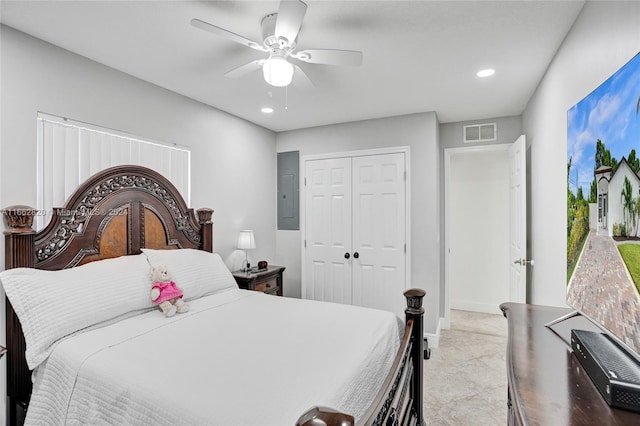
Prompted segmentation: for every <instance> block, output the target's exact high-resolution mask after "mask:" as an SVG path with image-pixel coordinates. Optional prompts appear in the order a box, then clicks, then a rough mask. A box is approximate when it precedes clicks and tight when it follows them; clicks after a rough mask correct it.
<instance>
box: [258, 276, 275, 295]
mask: <svg viewBox="0 0 640 426" xmlns="http://www.w3.org/2000/svg"><path fill="white" fill-rule="evenodd" d="M255 290H256V291H262V292H264V293H272V292H274V291H278V279H277V278H276V277H273V278H271V279H270V280H268V281H263V282H261V283H256V287H255Z"/></svg>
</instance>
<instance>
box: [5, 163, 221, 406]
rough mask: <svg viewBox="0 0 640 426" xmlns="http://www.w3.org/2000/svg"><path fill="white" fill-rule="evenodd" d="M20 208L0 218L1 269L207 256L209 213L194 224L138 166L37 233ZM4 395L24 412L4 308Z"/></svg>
mask: <svg viewBox="0 0 640 426" xmlns="http://www.w3.org/2000/svg"><path fill="white" fill-rule="evenodd" d="M40 213H41V212H38V211H37V210H35V209H33V208H31V207H27V206H13V207H8V208H6V209H4V210H3V214H4V216H5V219H6V225H7V227H6V230H5V232H4V235H5V268H6V269H10V268H17V267H30V268H37V269H46V270H58V269H66V268H72V267H74V266H78V265H81V264H84V263H87V262H91V261H94V260H99V259H107V258H111V257H117V256H122V255H127V254H139V253H140V249H141V248H144V247H147V248H163V249H174V248H175V249H179V248H194V249H200V250H206V251H209V252H211V251H213V222H212V220H211V219H212V216H213V210H211V209H200V210H198V211H197V216H196V214H195V213H194V211H193V209H190V208H188V207H187V205H186V203H185V201H184V199H183V198H182V196H181V195H180V193H179V192H178V190H177V189H176V187H175V186H174V185H173V184H172V183H171V182H170V181H169V180H167V179H166V178H165V177H163V176H162V175H161V174H159V173H158V172H156V171H154V170H151V169H148V168H146V167H142V166H116V167H112V168H109V169H105V170H103V171H102V172H99V173H97V174H95V175H94V176H92V177H91V178H89V179H88V180H87V181H86V182H85V183H84V184H83V185H82V186H81V187H80V188H78V190H77V191H76V192H75V193H74V194H73V195H72V196H71V197H70V198H69V200H68V201H67V203H66V204H65V206H64V207H61V208H55V209H53V212H52V218H51V221H50V222H49V224H48V225H47V226H46V227H45V228H44V229H43V230H41V231H39V232H36V231H35V230H34V229H33V228H32V223H33V218H34V216H35V215H36V214H40ZM6 305H7V310H6V315H7V349H8V353H7V367H8V368H7V371H8V372H10V373H9V376H8V378H7V379H8V381H7V394H8V396H9V397H10V401H11V402H10V404H11V405H10V409H11V411H12V412H13V410H16V409H20V407H22V409H24V408H26V404H27V403H28V401H29V397H30V394H31V379H30V372H29V370H28V368H27V364H26V360H25V358H24V351H25V342H24V337H23V334H22V328H21V326H20V322H19V321H18V318H17V317H16V315H15V313H14V312H13V308H12V307H11V304H10V303H9V301H8V300H7V304H6Z"/></svg>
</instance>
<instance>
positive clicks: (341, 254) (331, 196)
mask: <svg viewBox="0 0 640 426" xmlns="http://www.w3.org/2000/svg"><path fill="white" fill-rule="evenodd" d="M305 177H306V188H305V189H306V195H305V203H306V204H305V240H306V242H305V244H306V249H305V253H306V255H305V260H304V261H305V262H306V263H305V283H304V285H305V288H306V298H307V299H313V300H322V301H326V302H338V303H347V304H351V303H352V298H351V294H352V292H351V265H350V262H349V260H350V259H351V158H332V159H326V160H313V161H306V163H305Z"/></svg>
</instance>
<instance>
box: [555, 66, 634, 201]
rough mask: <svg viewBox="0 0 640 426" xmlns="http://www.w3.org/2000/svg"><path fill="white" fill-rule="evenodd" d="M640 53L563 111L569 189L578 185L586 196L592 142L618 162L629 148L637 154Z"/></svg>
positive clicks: (593, 150)
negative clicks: (569, 168) (565, 118)
mask: <svg viewBox="0 0 640 426" xmlns="http://www.w3.org/2000/svg"><path fill="white" fill-rule="evenodd" d="M639 97H640V53H639V54H637V55H636V56H635V57H634V58H633V59H631V60H630V61H629V62H628V63H627V64H625V65H624V66H623V67H622V68H620V70H618V71H617V72H616V73H615V74H614V75H612V76H611V77H609V79H607V81H605V82H604V83H602V84H601V85H600V86H599V87H598V88H597V89H595V90H594V91H593V92H591V93H590V94H589V95H588V96H587V97H585V98H584V99H583V100H581V101H580V102H579V103H578V104H576V105H575V106H574V107H573V108H571V109H570V110H569V111H568V112H567V162H569V158H571V159H572V160H571V172H570V176H569V189H570V190H571V191H572V192H573V193H574V194H576V193H577V188H578V187H579V186H582V192H583V194H584V196H585V198H588V197H589V191H590V188H591V182H592V181H593V171H594V165H595V153H596V141H597V140H598V139H600V140H601V141H602V142H603V143H604V145H605V148H606V149H608V150H609V151H611V156H612V157H614V158H615V159H616V160H618V161H620V160H621V159H622V157H625V158H626V157H628V156H629V152H630V151H631V149H635V150H636V156H637V157H640V113H638V112H637V108H638V98H639Z"/></svg>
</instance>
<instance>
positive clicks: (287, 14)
mask: <svg viewBox="0 0 640 426" xmlns="http://www.w3.org/2000/svg"><path fill="white" fill-rule="evenodd" d="M306 12H307V5H306V4H305V3H303V2H301V1H300V0H293V1H292V0H281V1H280V7H279V8H278V18H277V20H276V29H275V36H276V38H277V39H279V38H281V37H282V38H286V39H287V41H288V42H289V44H291V43H293V42H294V41H295V40H296V37H298V32H300V27H302V20H303V19H304V14H305V13H306Z"/></svg>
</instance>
